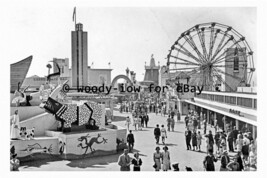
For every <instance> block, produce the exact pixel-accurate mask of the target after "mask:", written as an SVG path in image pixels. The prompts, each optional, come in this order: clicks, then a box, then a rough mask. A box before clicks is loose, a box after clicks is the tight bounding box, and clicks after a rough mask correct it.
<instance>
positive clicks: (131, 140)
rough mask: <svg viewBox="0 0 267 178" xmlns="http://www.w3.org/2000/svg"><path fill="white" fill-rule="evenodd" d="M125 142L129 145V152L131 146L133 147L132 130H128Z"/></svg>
mask: <svg viewBox="0 0 267 178" xmlns="http://www.w3.org/2000/svg"><path fill="white" fill-rule="evenodd" d="M127 142H128V145H129V152H131V151H132V149H133V147H134V135H133V134H132V131H131V130H130V133H129V134H128V136H127Z"/></svg>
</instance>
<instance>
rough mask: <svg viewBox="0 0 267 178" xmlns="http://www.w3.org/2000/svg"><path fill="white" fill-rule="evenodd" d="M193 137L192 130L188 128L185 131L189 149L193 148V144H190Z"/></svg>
mask: <svg viewBox="0 0 267 178" xmlns="http://www.w3.org/2000/svg"><path fill="white" fill-rule="evenodd" d="M191 137H192V132H191V130H189V128H187V130H186V131H185V141H186V147H187V150H191V144H190V141H191Z"/></svg>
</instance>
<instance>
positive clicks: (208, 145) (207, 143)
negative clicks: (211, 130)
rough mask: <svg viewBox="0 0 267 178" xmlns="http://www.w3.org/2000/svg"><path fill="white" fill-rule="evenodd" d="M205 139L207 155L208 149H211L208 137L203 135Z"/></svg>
mask: <svg viewBox="0 0 267 178" xmlns="http://www.w3.org/2000/svg"><path fill="white" fill-rule="evenodd" d="M205 138H206V149H207V150H206V152H207V154H208V153H209V149H211V147H210V144H209V143H210V140H209V136H208V135H205Z"/></svg>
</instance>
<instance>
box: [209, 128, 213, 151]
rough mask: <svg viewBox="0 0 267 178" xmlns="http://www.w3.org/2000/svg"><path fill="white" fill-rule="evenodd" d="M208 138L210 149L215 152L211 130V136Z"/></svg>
mask: <svg viewBox="0 0 267 178" xmlns="http://www.w3.org/2000/svg"><path fill="white" fill-rule="evenodd" d="M208 137H209V148H210V149H211V150H212V152H213V145H214V140H213V135H212V132H211V130H210V131H209V135H208Z"/></svg>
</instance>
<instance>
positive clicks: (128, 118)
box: [125, 116, 131, 130]
mask: <svg viewBox="0 0 267 178" xmlns="http://www.w3.org/2000/svg"><path fill="white" fill-rule="evenodd" d="M130 124H131V119H130V117H129V116H127V117H126V122H125V125H126V127H127V130H130V129H129V127H130Z"/></svg>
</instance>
